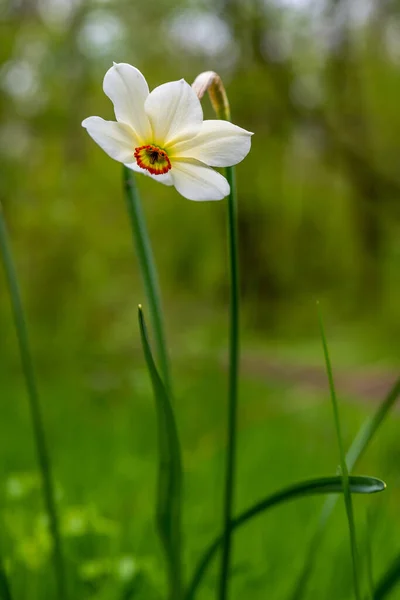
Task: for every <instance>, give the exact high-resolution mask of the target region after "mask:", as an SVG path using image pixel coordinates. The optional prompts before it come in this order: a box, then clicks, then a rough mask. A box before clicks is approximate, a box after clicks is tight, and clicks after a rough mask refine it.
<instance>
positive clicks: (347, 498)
mask: <svg viewBox="0 0 400 600" xmlns="http://www.w3.org/2000/svg"><path fill="white" fill-rule="evenodd" d="M318 318H319V326H320V331H321V339H322V346H323V349H324V356H325V364H326V372H327V375H328V379H329V389H330V393H331V400H332V408H333V417H334V421H335V428H336V437H337V441H338V446H339V456H340V469H341V473H342V478H343V495H344V502H345V506H346V513H347V521H348V525H349V535H350V549H351V557H352V564H353V583H354V593H355V596H356V598H357V600H361V590H360V577H359V572H358V570H359V558H358V550H357V539H356V530H355V524H354V513H353V502H352V500H351V491H350V486H349V473H348V470H347V463H346V455H345V453H344V445H343V438H342V431H341V426H340V417H339V404H338V401H337V396H336V390H335V382H334V379H333V371H332V365H331V359H330V356H329V349H328V343H327V340H326V335H325V328H324V323H323V320H322V314H321V309H320V308H319V305H318Z"/></svg>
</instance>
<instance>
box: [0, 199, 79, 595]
mask: <svg viewBox="0 0 400 600" xmlns="http://www.w3.org/2000/svg"><path fill="white" fill-rule="evenodd" d="M0 252H1V256H2V259H3V263H4V268H5V273H6V278H7V283H8V288H9V293H10V299H11V306H12V311H13V317H14V325H15V329H16V333H17V338H18V344H19V352H20V357H21V364H22V370H23V374H24V378H25V385H26V389H27V393H28V399H29V408H30V413H31V419H32V427H33V434H34V439H35V444H36V451H37V458H38V463H39V468H40V471H41V475H42V485H43V496H44V502H45V506H46V510H47V513H48V517H49V523H50V533H51V536H52V539H53V560H54V570H55V576H56V582H57V589H58V597H59V599H60V600H65V599H66V598H67V591H66V581H65V568H64V560H63V555H62V546H61V536H60V529H59V523H58V517H57V510H56V502H55V494H54V482H53V477H52V473H51V465H50V458H49V453H48V450H47V443H46V436H45V430H44V425H43V419H42V414H41V409H40V402H39V395H38V390H37V385H36V379H35V374H34V369H33V362H32V357H31V352H30V348H29V341H28V332H27V327H26V322H25V315H24V310H23V307H22V301H21V295H20V291H19V286H18V280H17V275H16V270H15V266H14V261H13V258H12V253H11V249H10V244H9V241H8V234H7V228H6V223H5V220H4V215H3V211H2V208H1V205H0Z"/></svg>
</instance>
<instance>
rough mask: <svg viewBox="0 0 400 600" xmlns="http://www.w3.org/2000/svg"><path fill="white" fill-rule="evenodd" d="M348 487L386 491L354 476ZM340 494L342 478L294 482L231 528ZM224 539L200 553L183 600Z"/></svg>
mask: <svg viewBox="0 0 400 600" xmlns="http://www.w3.org/2000/svg"><path fill="white" fill-rule="evenodd" d="M348 484H349V487H350V489H351V491H352V493H353V494H374V493H377V492H382V491H383V490H384V489H385V488H386V484H385V483H384V482H383V481H381V480H380V479H377V478H375V477H357V476H354V475H352V476H350V477H349V481H348ZM341 492H343V478H342V477H341V476H340V475H336V476H334V477H321V478H318V479H310V480H307V481H302V482H300V483H296V484H294V485H291V486H289V487H287V488H284V489H282V490H279V491H278V492H276V493H274V494H271V495H269V496H267V497H266V498H264V499H263V500H261V501H260V502H257V503H256V504H254V505H253V506H251V507H250V508H248V509H247V510H245V511H243V512H242V513H240V514H239V515H238V516H237V517H235V518H234V519H233V520H232V522H231V529H232V531H234V530H235V529H237V528H238V527H241V526H242V525H244V524H245V523H247V522H248V521H250V520H251V519H253V518H254V517H256V516H258V515H261V514H263V513H264V512H266V511H267V510H269V509H270V508H273V507H275V506H279V505H280V504H283V503H285V502H289V501H291V500H295V499H297V498H301V497H304V496H313V495H317V494H339V493H341ZM223 540H224V536H223V534H222V535H219V536H218V537H216V538H215V540H214V541H213V542H211V544H210V545H209V546H208V547H207V549H206V550H205V551H204V553H203V556H202V558H201V559H200V560H199V562H198V564H197V567H196V569H195V571H194V575H193V577H192V579H191V581H190V584H189V586H188V588H187V591H186V594H185V600H193V598H194V597H195V594H196V592H197V590H198V588H199V586H200V583H201V581H202V579H203V577H204V575H205V573H206V571H207V569H208V567H209V565H210V563H211V560H212V559H213V557H214V555H215V554H216V552H217V550H218V548H219V547H220V545H221V544H222V543H223Z"/></svg>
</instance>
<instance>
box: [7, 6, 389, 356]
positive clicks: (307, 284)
mask: <svg viewBox="0 0 400 600" xmlns="http://www.w3.org/2000/svg"><path fill="white" fill-rule="evenodd" d="M0 27H1V41H2V43H1V47H0V61H1V70H0V90H1V95H0V114H1V121H0V122H1V126H0V154H1V161H0V185H1V187H0V194H1V202H2V203H3V204H4V206H5V211H6V214H7V218H8V221H9V223H10V226H11V229H12V236H13V240H14V245H15V249H16V253H17V260H18V267H19V269H20V274H21V280H22V285H23V291H24V295H25V298H26V301H27V304H28V311H29V316H30V320H31V321H32V322H33V323H35V328H37V331H38V332H39V333H40V339H42V340H46V344H47V343H48V338H49V337H50V338H51V339H52V343H53V344H54V345H57V344H58V346H60V347H61V348H62V349H63V350H65V352H67V350H66V347H67V348H68V349H69V350H70V351H71V352H74V351H77V349H82V348H85V351H87V349H88V347H91V346H93V347H99V345H100V346H101V344H102V343H103V342H104V343H106V344H109V345H111V346H113V347H118V348H123V346H124V344H126V343H128V339H129V338H128V331H127V328H126V326H125V324H126V322H127V321H126V319H127V318H129V319H132V318H133V312H132V309H133V306H134V304H135V303H136V301H139V300H141V293H139V291H138V284H139V281H138V275H137V268H136V266H135V263H134V261H133V260H132V255H131V241H130V236H129V230H128V225H127V218H126V215H125V212H124V205H123V198H122V191H121V181H120V180H121V168H120V165H119V164H117V163H115V162H113V161H111V160H110V159H109V158H108V157H107V156H106V155H105V154H104V153H103V152H102V151H101V150H100V149H99V148H97V147H96V146H95V145H94V144H93V142H92V141H91V140H90V139H89V137H88V136H87V134H86V133H85V131H84V130H83V129H82V128H81V127H80V122H81V120H82V119H83V118H85V117H86V116H89V115H92V114H99V115H102V116H103V117H105V118H112V106H111V103H110V102H109V100H108V98H107V97H106V96H105V95H104V94H103V92H102V88H101V82H102V78H103V75H104V73H105V71H106V70H107V68H108V67H109V66H110V65H111V63H112V61H113V60H115V61H121V62H122V61H124V62H130V63H132V64H134V65H135V66H137V67H139V68H140V69H141V70H142V71H143V72H144V74H145V75H146V77H147V78H148V81H149V84H150V87H154V86H156V85H158V84H159V83H161V82H164V81H168V80H171V79H176V78H180V77H182V76H183V77H185V78H186V79H187V80H188V81H189V82H190V81H192V80H193V79H194V78H195V76H196V75H197V74H198V73H199V72H200V71H202V70H209V69H214V70H216V71H218V72H219V73H220V74H221V76H222V77H223V80H224V82H225V84H226V86H227V89H228V93H229V97H230V102H231V105H232V114H233V120H234V122H236V123H238V124H239V125H241V126H243V127H245V128H247V129H250V130H252V131H254V132H255V136H254V138H253V140H254V142H253V148H252V152H251V154H250V155H249V157H248V158H247V159H246V160H245V161H244V162H243V163H242V164H241V165H240V166H239V168H238V181H239V193H240V235H241V262H242V289H243V296H244V300H245V304H246V306H247V308H248V311H247V321H248V323H247V324H248V326H250V327H251V326H253V328H256V329H257V330H258V329H260V327H261V328H262V327H263V326H269V327H271V325H272V324H273V325H274V327H275V328H277V329H278V330H280V329H281V330H283V331H285V330H288V329H290V330H291V331H295V332H297V333H299V334H307V333H308V332H309V328H310V323H314V322H315V312H314V309H313V302H314V300H315V298H316V297H319V298H324V299H326V300H327V303H328V304H329V306H330V307H331V310H332V314H333V315H336V316H337V317H338V318H340V319H345V320H346V319H347V320H359V319H364V321H367V322H370V321H372V322H376V324H377V325H378V327H379V328H381V329H382V330H383V329H385V330H387V331H388V332H389V333H390V334H393V333H394V331H398V329H399V325H398V323H399V321H398V319H397V312H398V300H399V298H400V284H399V282H400V278H399V277H398V276H397V275H398V264H399V257H400V242H399V239H400V237H399V213H400V210H399V202H398V198H399V195H400V175H399V172H398V156H399V150H400V148H399V146H400V141H399V140H400V116H399V111H398V106H399V97H400V83H399V78H398V69H399V63H400V43H399V39H400V16H399V2H396V1H394V0H392V1H385V2H382V1H380V2H378V1H373V0H371V1H369V2H366V0H360V1H359V2H356V1H352V2H350V1H349V0H329V1H328V0H327V1H325V2H322V1H321V2H311V1H309V2H308V1H307V0H297V1H295V0H292V1H289V0H281V1H279V0H270V1H267V0H243V1H242V0H220V1H219V2H211V1H208V0H203V1H201V0H197V1H196V0H182V1H180V0H175V1H174V2H169V1H168V2H167V0H160V1H159V2H154V3H153V2H137V1H132V0H129V1H128V0H1V1H0ZM205 104H206V103H205ZM205 113H206V115H207V116H208V117H210V116H212V113H211V109H210V107H209V106H205ZM139 179H140V182H139V183H140V187H141V190H142V193H143V199H144V203H145V208H146V212H147V215H148V219H149V229H150V232H151V236H152V240H153V243H154V247H155V254H156V258H157V262H158V265H159V268H160V272H161V279H162V286H163V289H164V294H165V296H166V298H167V304H168V306H169V307H172V305H174V306H175V307H177V309H178V312H179V307H180V306H181V305H183V304H184V303H190V304H191V305H193V306H195V307H198V308H199V309H200V308H201V307H203V310H204V307H206V306H209V307H214V308H215V307H218V306H219V305H222V303H224V302H225V300H226V286H227V278H226V263H225V222H224V220H225V214H224V203H223V202H221V203H219V204H214V203H210V204H208V203H200V204H195V203H191V202H188V201H185V200H184V199H183V198H181V197H180V196H178V194H177V193H176V192H175V191H174V190H173V189H167V188H164V186H158V185H156V184H155V183H154V182H152V181H148V180H147V179H146V178H144V177H142V178H139ZM1 289H2V290H3V289H4V286H3V284H2V288H1ZM6 303H7V300H6V298H5V294H4V292H2V294H1V296H0V319H1V321H0V323H1V326H2V330H4V331H5V335H6V336H7V331H8V324H7V321H8V319H9V312H8V305H7V304H6ZM46 332H47V334H46ZM10 335H11V334H10ZM130 335H131V332H129V336H130ZM66 339H67V340H68V342H67V343H66ZM59 349H60V348H59ZM73 349H74V350H73ZM50 354H51V353H50Z"/></svg>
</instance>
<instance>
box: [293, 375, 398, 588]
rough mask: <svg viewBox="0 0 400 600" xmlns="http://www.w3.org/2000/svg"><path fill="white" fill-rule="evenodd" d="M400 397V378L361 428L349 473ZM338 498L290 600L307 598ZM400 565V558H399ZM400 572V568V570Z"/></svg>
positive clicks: (326, 512) (329, 504)
mask: <svg viewBox="0 0 400 600" xmlns="http://www.w3.org/2000/svg"><path fill="white" fill-rule="evenodd" d="M399 396H400V377H399V378H398V379H397V380H396V381H395V383H394V385H393V387H392V388H391V390H390V391H389V393H388V394H387V396H386V397H385V398H384V400H383V402H382V403H381V404H380V405H379V408H378V410H377V411H376V412H375V413H374V414H373V415H372V416H371V417H369V418H368V419H366V421H365V422H364V424H363V425H362V426H361V428H360V429H359V431H358V433H357V435H356V437H355V438H354V441H353V443H352V444H351V446H350V449H349V450H348V452H347V455H346V463H347V468H348V470H349V471H351V470H352V469H354V467H355V465H356V464H357V462H358V461H359V459H360V457H361V456H362V455H363V454H364V452H365V451H366V449H367V448H368V445H369V443H370V442H371V440H372V439H373V437H374V435H375V434H376V433H377V431H378V429H379V427H380V426H381V425H382V423H383V422H384V420H385V418H386V416H387V415H388V414H389V412H390V410H391V409H392V408H393V406H394V405H395V403H396V401H397V399H398V398H399ZM336 502H337V498H336V497H331V498H328V499H327V500H326V501H325V503H324V506H323V508H322V511H321V515H320V518H319V523H318V526H317V529H316V531H315V533H314V535H313V537H312V539H311V542H310V545H309V548H308V551H307V556H306V559H305V561H304V564H303V568H302V570H301V572H300V575H299V576H298V578H297V580H296V583H295V586H294V589H293V592H292V593H291V595H290V596H289V598H290V600H302V598H304V596H305V592H306V587H307V583H308V580H309V578H310V575H311V572H312V570H313V566H314V563H315V557H316V553H317V551H318V548H319V545H320V542H321V540H322V537H323V534H324V530H325V527H326V524H327V522H328V520H329V518H330V516H331V514H332V512H333V509H334V508H335V506H336ZM399 564H400V558H399ZM399 571H400V568H399Z"/></svg>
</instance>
